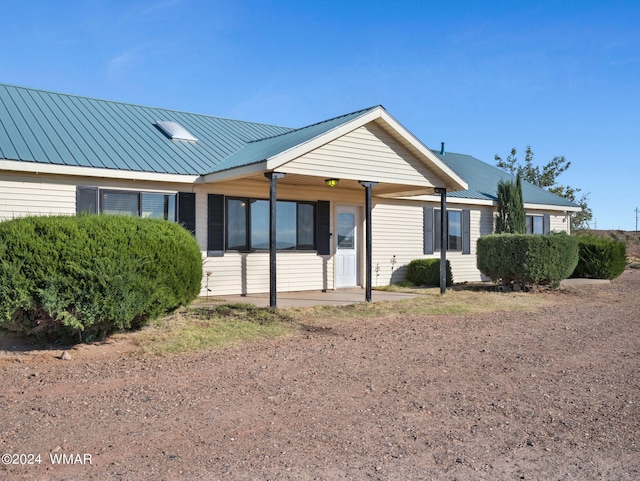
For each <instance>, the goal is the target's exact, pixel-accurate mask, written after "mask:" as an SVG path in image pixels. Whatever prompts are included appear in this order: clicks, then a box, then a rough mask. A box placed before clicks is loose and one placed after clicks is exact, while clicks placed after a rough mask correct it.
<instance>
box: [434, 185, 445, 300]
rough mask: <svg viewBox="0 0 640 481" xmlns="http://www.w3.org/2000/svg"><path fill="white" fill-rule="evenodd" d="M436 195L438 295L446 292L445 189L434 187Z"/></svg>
mask: <svg viewBox="0 0 640 481" xmlns="http://www.w3.org/2000/svg"><path fill="white" fill-rule="evenodd" d="M434 190H435V193H436V194H440V294H444V293H445V292H447V249H448V247H449V242H448V240H449V232H448V226H449V222H447V221H448V218H449V217H448V215H447V189H446V188H444V187H436V188H435V189H434Z"/></svg>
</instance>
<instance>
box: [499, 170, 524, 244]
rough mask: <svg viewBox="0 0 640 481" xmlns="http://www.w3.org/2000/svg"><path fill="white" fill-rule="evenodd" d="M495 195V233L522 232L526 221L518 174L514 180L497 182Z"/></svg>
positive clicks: (520, 181)
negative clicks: (496, 213) (496, 199)
mask: <svg viewBox="0 0 640 481" xmlns="http://www.w3.org/2000/svg"><path fill="white" fill-rule="evenodd" d="M497 197H498V216H497V217H496V229H495V231H496V234H505V233H506V234H524V233H525V232H526V223H525V213H524V201H523V197H522V180H521V178H520V174H518V176H517V177H516V181H515V182H513V181H510V180H501V181H500V182H498V191H497Z"/></svg>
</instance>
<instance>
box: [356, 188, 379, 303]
mask: <svg viewBox="0 0 640 481" xmlns="http://www.w3.org/2000/svg"><path fill="white" fill-rule="evenodd" d="M358 182H359V184H360V185H361V186H362V187H364V192H365V202H364V215H365V223H366V235H365V237H366V238H365V245H366V247H365V248H366V268H365V272H366V277H367V281H366V286H365V297H364V298H365V301H367V302H371V271H372V264H373V255H372V252H371V245H372V241H371V191H372V189H373V188H374V187H375V186H376V185H378V183H377V182H367V181H364V180H359V181H358Z"/></svg>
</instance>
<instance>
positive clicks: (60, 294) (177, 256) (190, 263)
mask: <svg viewBox="0 0 640 481" xmlns="http://www.w3.org/2000/svg"><path fill="white" fill-rule="evenodd" d="M201 279H202V257H201V253H200V248H199V246H198V243H197V241H196V240H195V238H194V237H193V236H192V235H191V234H190V233H189V232H188V231H186V230H185V229H184V228H183V227H181V226H180V225H179V224H176V223H173V222H169V221H164V220H159V219H143V218H138V217H126V216H112V215H100V216H93V215H81V216H75V217H65V216H59V217H25V218H20V219H14V220H9V221H5V222H2V223H0V326H2V327H4V328H6V329H9V330H12V331H16V332H21V333H26V334H38V335H40V336H46V337H54V338H71V339H78V340H83V341H91V340H95V339H102V338H104V337H105V336H106V335H108V334H110V333H112V332H115V331H120V330H123V329H130V328H135V327H139V326H141V325H144V324H145V323H147V322H148V321H149V320H151V319H153V318H156V317H158V316H160V315H163V314H165V313H166V312H168V311H170V310H173V309H175V308H176V307H178V306H180V305H183V304H187V303H189V302H191V301H192V300H193V299H195V298H196V296H197V295H198V293H199V291H200V282H201Z"/></svg>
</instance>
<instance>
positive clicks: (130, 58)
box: [107, 47, 140, 77]
mask: <svg viewBox="0 0 640 481" xmlns="http://www.w3.org/2000/svg"><path fill="white" fill-rule="evenodd" d="M139 50H140V48H139V47H137V48H133V49H130V50H128V51H126V52H124V53H123V54H121V55H118V56H117V57H115V58H112V59H111V60H109V61H108V62H107V75H108V76H109V77H119V76H121V75H122V74H124V73H126V72H127V71H128V70H129V69H130V68H131V67H132V66H134V65H135V64H136V63H137V61H138V60H139V57H140V56H139Z"/></svg>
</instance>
